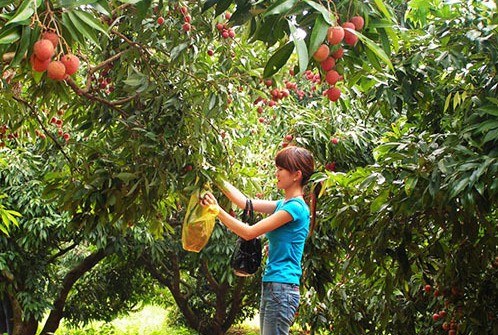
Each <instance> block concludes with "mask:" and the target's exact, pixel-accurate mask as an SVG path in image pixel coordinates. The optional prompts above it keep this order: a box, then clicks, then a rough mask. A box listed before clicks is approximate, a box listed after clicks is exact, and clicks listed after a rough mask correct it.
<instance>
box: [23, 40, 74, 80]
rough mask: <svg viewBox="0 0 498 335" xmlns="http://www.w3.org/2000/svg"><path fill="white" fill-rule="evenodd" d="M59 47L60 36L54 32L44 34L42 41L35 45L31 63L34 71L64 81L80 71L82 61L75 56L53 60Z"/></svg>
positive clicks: (65, 56) (69, 54) (70, 55)
mask: <svg viewBox="0 0 498 335" xmlns="http://www.w3.org/2000/svg"><path fill="white" fill-rule="evenodd" d="M58 45H59V36H58V35H57V34H55V33H54V32H50V31H47V32H44V33H43V34H42V36H41V39H40V40H38V41H36V42H35V44H34V45H33V53H32V54H31V57H30V63H31V66H32V68H33V70H34V71H36V72H45V71H47V76H48V77H49V78H50V79H53V80H64V79H66V77H67V76H71V75H73V74H75V73H76V71H78V67H79V65H80V60H79V58H78V57H76V56H75V55H73V54H71V53H68V54H66V55H64V56H62V57H61V59H60V60H52V57H53V56H54V54H55V51H56V49H57V47H58Z"/></svg>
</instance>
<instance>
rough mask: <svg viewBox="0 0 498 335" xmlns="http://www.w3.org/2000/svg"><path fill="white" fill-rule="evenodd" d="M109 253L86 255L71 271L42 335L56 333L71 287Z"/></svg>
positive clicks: (99, 252)
mask: <svg viewBox="0 0 498 335" xmlns="http://www.w3.org/2000/svg"><path fill="white" fill-rule="evenodd" d="M108 254H109V251H108V250H99V251H97V252H95V253H93V254H91V255H89V256H88V257H86V258H85V259H84V260H83V261H82V262H81V263H80V264H78V265H77V266H76V267H75V268H73V269H72V270H71V271H69V272H68V273H67V274H66V276H65V277H64V280H63V282H62V287H61V290H60V291H59V295H58V296H57V297H56V298H55V301H54V306H53V310H52V311H51V312H50V314H49V316H48V319H47V321H46V322H45V325H44V327H43V330H42V331H41V333H40V335H50V334H53V333H55V331H56V330H57V328H59V325H60V322H61V320H62V317H63V315H64V305H65V303H66V299H67V296H68V294H69V292H70V291H71V288H72V287H73V285H74V284H75V283H76V281H77V280H78V279H79V278H81V276H83V275H84V274H85V273H86V272H88V271H90V270H91V269H92V268H93V267H94V266H95V265H97V264H98V263H99V262H100V261H101V260H102V259H104V258H105V257H106V256H107V255H108ZM19 335H30V334H19Z"/></svg>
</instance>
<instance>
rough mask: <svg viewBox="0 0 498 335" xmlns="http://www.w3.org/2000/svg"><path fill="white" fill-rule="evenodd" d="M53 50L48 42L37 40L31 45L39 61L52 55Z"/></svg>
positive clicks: (52, 46)
mask: <svg viewBox="0 0 498 335" xmlns="http://www.w3.org/2000/svg"><path fill="white" fill-rule="evenodd" d="M54 52H55V48H54V45H53V44H52V42H51V41H50V40H46V39H43V40H39V41H36V42H35V44H34V45H33V53H34V54H35V56H36V57H37V58H38V59H39V60H42V61H43V60H47V59H49V58H51V57H52V56H53V55H54Z"/></svg>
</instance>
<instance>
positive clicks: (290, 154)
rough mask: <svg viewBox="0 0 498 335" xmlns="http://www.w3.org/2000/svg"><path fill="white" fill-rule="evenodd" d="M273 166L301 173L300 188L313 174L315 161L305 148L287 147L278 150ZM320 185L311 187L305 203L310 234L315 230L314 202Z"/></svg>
mask: <svg viewBox="0 0 498 335" xmlns="http://www.w3.org/2000/svg"><path fill="white" fill-rule="evenodd" d="M275 165H276V166H278V167H281V168H283V169H286V170H289V171H290V172H296V171H301V174H302V176H303V179H302V180H301V186H305V185H306V184H307V183H308V181H309V180H310V178H311V176H312V175H313V173H315V159H314V158H313V155H312V154H311V152H310V151H308V150H307V149H305V148H301V147H296V146H288V147H285V148H283V149H282V150H280V151H279V152H278V153H277V155H276V156H275ZM320 189H321V185H320V184H317V185H314V187H311V189H310V193H309V196H308V197H307V198H308V200H307V203H308V205H309V206H310V212H311V217H310V234H311V232H312V231H313V229H314V228H315V221H316V220H315V216H316V202H317V197H318V194H319V193H320Z"/></svg>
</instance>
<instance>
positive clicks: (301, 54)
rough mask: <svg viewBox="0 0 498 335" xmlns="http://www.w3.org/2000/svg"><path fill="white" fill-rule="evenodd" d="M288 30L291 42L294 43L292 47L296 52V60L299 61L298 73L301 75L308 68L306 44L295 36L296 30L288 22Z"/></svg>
mask: <svg viewBox="0 0 498 335" xmlns="http://www.w3.org/2000/svg"><path fill="white" fill-rule="evenodd" d="M289 29H290V31H291V35H292V40H293V41H294V45H295V46H296V50H297V59H298V61H299V73H303V72H304V71H306V68H307V67H308V62H309V57H308V49H307V48H306V43H305V42H304V39H303V38H302V37H300V36H298V34H297V29H296V27H294V24H292V22H290V21H289Z"/></svg>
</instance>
